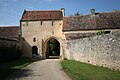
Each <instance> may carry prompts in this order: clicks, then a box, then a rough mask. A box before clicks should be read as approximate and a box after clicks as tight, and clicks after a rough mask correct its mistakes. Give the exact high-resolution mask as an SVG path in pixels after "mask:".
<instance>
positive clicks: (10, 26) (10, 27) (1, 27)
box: [0, 26, 19, 28]
mask: <svg viewBox="0 0 120 80" xmlns="http://www.w3.org/2000/svg"><path fill="white" fill-rule="evenodd" d="M12 27H19V26H0V28H12Z"/></svg>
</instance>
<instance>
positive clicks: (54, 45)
mask: <svg viewBox="0 0 120 80" xmlns="http://www.w3.org/2000/svg"><path fill="white" fill-rule="evenodd" d="M49 45H50V52H51V53H52V55H53V56H54V55H56V53H58V52H59V42H58V41H57V40H55V39H51V40H50V41H49Z"/></svg>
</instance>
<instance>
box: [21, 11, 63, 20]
mask: <svg viewBox="0 0 120 80" xmlns="http://www.w3.org/2000/svg"><path fill="white" fill-rule="evenodd" d="M62 19H63V13H62V11H61V10H51V11H24V13H23V16H22V18H21V21H25V20H28V21H37V20H62Z"/></svg>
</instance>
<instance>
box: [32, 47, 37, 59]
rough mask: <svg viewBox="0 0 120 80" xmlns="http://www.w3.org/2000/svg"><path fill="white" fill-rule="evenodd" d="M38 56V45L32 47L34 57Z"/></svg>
mask: <svg viewBox="0 0 120 80" xmlns="http://www.w3.org/2000/svg"><path fill="white" fill-rule="evenodd" d="M34 56H38V48H37V46H33V47H32V57H34Z"/></svg>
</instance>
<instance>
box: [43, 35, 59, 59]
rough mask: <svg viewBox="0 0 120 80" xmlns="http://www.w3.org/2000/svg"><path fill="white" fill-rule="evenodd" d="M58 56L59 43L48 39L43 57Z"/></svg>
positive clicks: (54, 39) (53, 39)
mask: <svg viewBox="0 0 120 80" xmlns="http://www.w3.org/2000/svg"><path fill="white" fill-rule="evenodd" d="M59 56H60V42H59V41H58V40H57V39H56V38H53V37H52V38H49V39H47V40H46V42H45V57H46V58H47V59H48V58H59Z"/></svg>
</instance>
